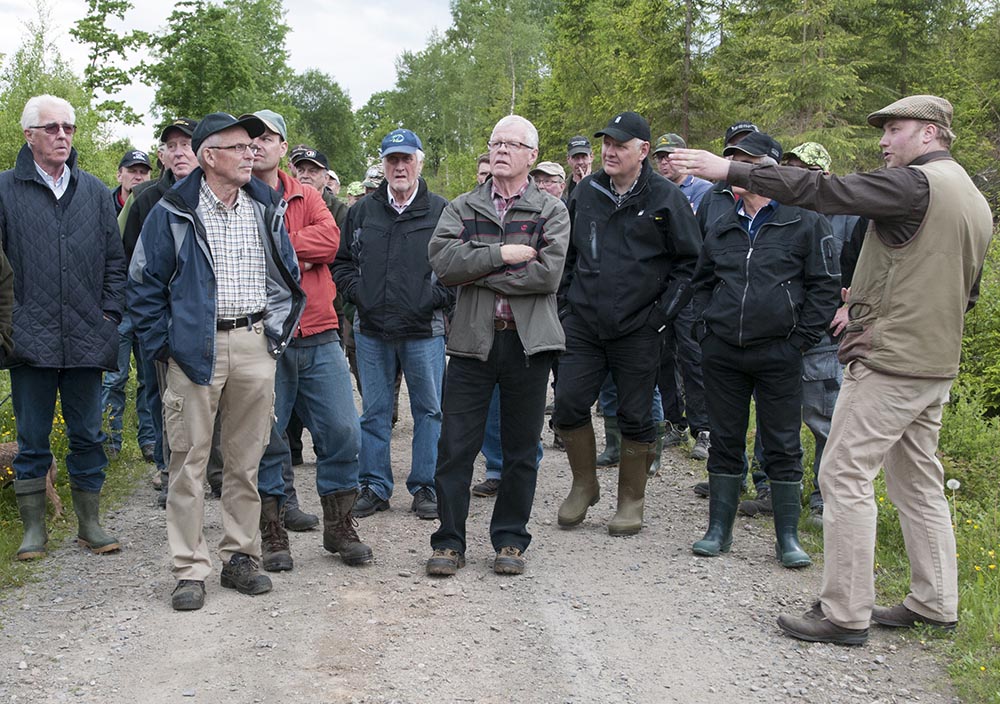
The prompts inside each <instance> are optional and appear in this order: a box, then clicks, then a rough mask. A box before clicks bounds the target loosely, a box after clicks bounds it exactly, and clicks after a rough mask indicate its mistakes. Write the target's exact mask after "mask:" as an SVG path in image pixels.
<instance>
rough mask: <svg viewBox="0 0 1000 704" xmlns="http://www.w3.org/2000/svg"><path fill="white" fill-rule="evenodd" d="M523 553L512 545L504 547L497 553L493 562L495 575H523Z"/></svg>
mask: <svg viewBox="0 0 1000 704" xmlns="http://www.w3.org/2000/svg"><path fill="white" fill-rule="evenodd" d="M524 564H525V560H524V553H522V552H521V551H520V550H519V549H518V548H516V547H514V546H513V545H504V546H503V547H502V548H500V549H499V550H498V551H497V556H496V559H495V560H494V561H493V572H494V573H496V574H524Z"/></svg>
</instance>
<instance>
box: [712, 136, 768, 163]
mask: <svg viewBox="0 0 1000 704" xmlns="http://www.w3.org/2000/svg"><path fill="white" fill-rule="evenodd" d="M734 152H743V153H744V154H749V155H750V156H755V157H756V156H769V157H771V158H772V159H774V160H775V161H779V162H780V161H781V155H782V149H781V145H780V144H778V141H777V140H776V139H774V137H772V136H771V135H769V134H765V133H764V132H751V133H750V134H748V135H747V136H746V137H744V138H743V139H741V140H740V141H739V142H737V143H736V144H731V145H729V146H728V147H726V148H725V149H723V150H722V156H730V155H731V154H733V153H734Z"/></svg>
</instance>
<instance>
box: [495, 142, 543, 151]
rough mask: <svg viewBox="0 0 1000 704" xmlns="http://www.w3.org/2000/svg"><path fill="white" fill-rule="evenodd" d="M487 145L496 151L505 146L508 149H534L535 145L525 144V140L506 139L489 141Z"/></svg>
mask: <svg viewBox="0 0 1000 704" xmlns="http://www.w3.org/2000/svg"><path fill="white" fill-rule="evenodd" d="M486 147H487V148H488V149H489V150H490V151H491V152H495V151H497V150H499V149H501V148H504V147H506V148H507V151H514V150H515V149H534V147H533V146H531V145H530V144H525V143H524V142H506V141H504V140H496V141H491V142H487V143H486Z"/></svg>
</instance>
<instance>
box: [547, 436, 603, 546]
mask: <svg viewBox="0 0 1000 704" xmlns="http://www.w3.org/2000/svg"><path fill="white" fill-rule="evenodd" d="M559 434H560V435H561V436H562V439H563V442H565V443H566V459H568V460H569V468H570V470H572V472H573V485H572V486H571V487H570V489H569V495H568V496H567V497H566V498H565V499H563V502H562V504H560V505H559V515H558V522H559V525H560V526H562V527H563V528H571V527H573V526H576V525H579V524H581V523H583V519H584V518H586V517H587V509H589V508H590V507H591V506H593V505H594V504H596V503H597V501H598V499H600V498H601V485H600V484H598V483H597V441H596V440H595V439H594V426H593V425H592V424H591V423H590V422H588V423H587V424H586V425H584V426H581V427H579V428H574V429H573V430H564V429H562V428H560V429H559Z"/></svg>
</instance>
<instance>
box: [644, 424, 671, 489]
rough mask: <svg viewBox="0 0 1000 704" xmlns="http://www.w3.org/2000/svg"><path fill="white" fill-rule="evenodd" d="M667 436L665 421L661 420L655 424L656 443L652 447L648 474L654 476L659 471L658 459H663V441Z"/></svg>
mask: <svg viewBox="0 0 1000 704" xmlns="http://www.w3.org/2000/svg"><path fill="white" fill-rule="evenodd" d="M666 436H667V421H665V420H661V421H660V422H659V423H657V424H656V445H655V446H654V447H653V462H652V463H651V464H650V465H649V472H648V474H649V476H651V477H655V476H656V475H657V474H659V473H660V460H661V459H663V441H664V438H666Z"/></svg>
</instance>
